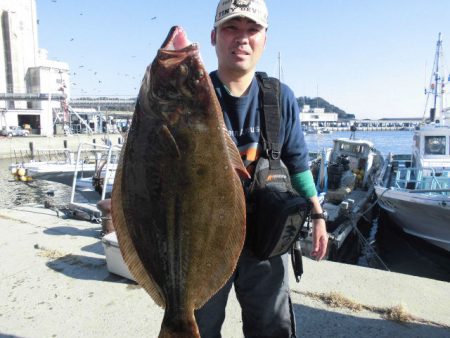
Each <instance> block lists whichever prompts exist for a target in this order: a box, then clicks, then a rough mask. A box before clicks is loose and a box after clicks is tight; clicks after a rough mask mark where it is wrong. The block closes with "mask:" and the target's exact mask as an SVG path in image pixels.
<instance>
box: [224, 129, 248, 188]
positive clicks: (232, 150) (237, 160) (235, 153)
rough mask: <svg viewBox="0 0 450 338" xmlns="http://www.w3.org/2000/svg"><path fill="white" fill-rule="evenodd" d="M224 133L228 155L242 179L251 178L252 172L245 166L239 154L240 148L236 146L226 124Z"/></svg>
mask: <svg viewBox="0 0 450 338" xmlns="http://www.w3.org/2000/svg"><path fill="white" fill-rule="evenodd" d="M223 133H224V134H225V142H226V145H227V149H228V155H229V158H230V161H231V165H232V166H233V168H234V170H235V171H236V173H237V174H238V176H239V177H240V178H242V179H247V178H248V179H249V178H251V176H250V174H249V173H248V171H247V169H246V168H245V166H244V162H242V158H241V154H239V150H238V148H237V147H236V144H235V143H234V142H233V140H232V139H231V137H230V134H229V133H228V130H227V129H226V128H225V126H223Z"/></svg>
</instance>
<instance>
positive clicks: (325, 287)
mask: <svg viewBox="0 0 450 338" xmlns="http://www.w3.org/2000/svg"><path fill="white" fill-rule="evenodd" d="M100 231H101V226H100V225H98V224H94V223H89V222H86V221H80V220H73V219H63V218H59V217H57V215H56V212H55V211H52V210H49V209H45V208H44V207H42V206H21V207H16V208H14V209H0V262H1V263H0V337H26V338H31V337H39V338H40V337H157V336H158V333H159V328H160V324H161V320H162V315H163V310H162V309H160V308H159V307H157V306H156V305H155V304H154V302H153V301H152V299H151V298H150V297H149V296H148V295H147V294H146V293H145V291H144V290H143V289H142V288H140V287H139V286H138V285H136V284H135V283H134V282H132V281H129V280H127V279H125V278H123V277H120V276H117V275H114V274H111V273H109V272H108V270H107V267H106V261H105V256H104V251H103V246H102V244H101V240H100ZM304 270H305V273H304V275H303V277H302V280H301V282H300V283H299V284H297V283H296V282H295V279H294V277H293V275H292V280H291V288H292V297H293V302H294V306H295V311H296V321H297V330H298V337H397V338H398V337H427V338H428V337H450V328H449V327H450V283H446V282H440V281H436V280H432V279H426V278H420V277H414V276H410V275H402V274H397V273H392V272H385V271H379V270H374V269H369V268H363V267H358V266H351V265H345V264H340V263H333V262H328V261H322V262H315V261H313V260H310V259H308V258H306V259H304ZM232 294H233V292H232ZM395 310H397V311H395ZM395 313H397V314H399V316H400V317H402V318H403V319H402V321H400V322H398V321H395V320H392V319H388V318H389V314H391V315H392V314H394V315H395ZM222 336H223V337H224V338H235V337H236V338H237V337H242V336H243V335H242V329H241V319H240V309H239V305H238V303H237V301H236V299H235V297H234V296H232V297H230V301H229V304H228V307H227V317H226V321H225V324H224V326H223V329H222Z"/></svg>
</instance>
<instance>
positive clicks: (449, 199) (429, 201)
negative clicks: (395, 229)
mask: <svg viewBox="0 0 450 338" xmlns="http://www.w3.org/2000/svg"><path fill="white" fill-rule="evenodd" d="M375 191H376V194H377V197H378V199H379V205H380V207H381V208H383V209H384V210H386V211H387V213H388V214H389V217H390V218H391V219H392V220H393V221H394V222H395V223H396V224H397V225H398V226H399V227H400V228H402V229H403V231H404V232H406V233H408V234H410V235H413V236H416V237H419V238H421V239H423V240H425V241H427V242H429V243H431V244H433V245H435V246H437V247H440V248H442V249H444V250H446V251H447V252H450V196H446V195H437V194H436V195H430V194H424V193H414V192H409V191H408V190H397V189H393V188H385V187H382V186H376V187H375Z"/></svg>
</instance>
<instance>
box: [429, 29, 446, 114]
mask: <svg viewBox="0 0 450 338" xmlns="http://www.w3.org/2000/svg"><path fill="white" fill-rule="evenodd" d="M441 49H442V37H441V33H440V32H439V35H438V41H437V43H436V55H435V56H434V64H433V77H432V84H431V92H429V93H431V94H433V108H431V109H430V120H431V122H434V121H435V120H436V107H437V99H438V96H441V100H440V107H441V110H442V109H443V95H442V94H443V88H442V84H443V82H442V84H441V81H442V77H441V76H440V74H439V71H440V69H439V58H440V56H441V53H442V51H441ZM439 91H441V95H439Z"/></svg>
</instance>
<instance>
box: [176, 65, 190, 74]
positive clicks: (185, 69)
mask: <svg viewBox="0 0 450 338" xmlns="http://www.w3.org/2000/svg"><path fill="white" fill-rule="evenodd" d="M178 70H179V72H180V75H182V76H186V75H187V74H188V72H189V68H188V66H186V65H185V64H180V66H179V67H178Z"/></svg>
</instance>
